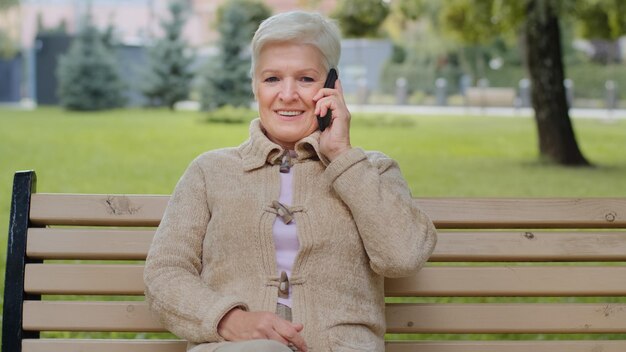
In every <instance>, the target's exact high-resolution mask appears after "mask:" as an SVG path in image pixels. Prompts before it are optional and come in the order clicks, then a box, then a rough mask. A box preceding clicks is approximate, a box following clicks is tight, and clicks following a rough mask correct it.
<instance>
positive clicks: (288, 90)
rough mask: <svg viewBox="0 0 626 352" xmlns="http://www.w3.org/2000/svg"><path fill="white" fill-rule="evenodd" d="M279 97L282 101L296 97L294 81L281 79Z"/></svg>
mask: <svg viewBox="0 0 626 352" xmlns="http://www.w3.org/2000/svg"><path fill="white" fill-rule="evenodd" d="M279 98H280V99H281V100H283V101H293V100H296V99H297V98H298V91H297V87H296V84H295V82H293V81H291V80H285V81H283V85H282V87H281V89H280V93H279Z"/></svg>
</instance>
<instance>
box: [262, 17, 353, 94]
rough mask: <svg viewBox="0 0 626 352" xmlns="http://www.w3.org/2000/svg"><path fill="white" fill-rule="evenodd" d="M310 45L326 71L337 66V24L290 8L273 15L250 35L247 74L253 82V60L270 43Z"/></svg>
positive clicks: (339, 47)
mask: <svg viewBox="0 0 626 352" xmlns="http://www.w3.org/2000/svg"><path fill="white" fill-rule="evenodd" d="M290 42H293V43H297V44H310V45H313V46H314V47H315V48H317V49H318V50H319V51H320V52H321V54H322V57H323V58H324V60H322V61H323V62H322V64H323V65H324V68H326V70H327V71H328V70H330V69H331V68H337V65H338V64H339V57H340V56H341V35H340V34H339V28H338V27H337V25H336V24H335V23H334V22H332V21H331V20H329V19H327V18H326V17H324V16H322V15H320V14H318V13H314V12H304V11H291V12H284V13H279V14H277V15H274V16H272V17H270V18H268V19H266V20H265V21H263V22H262V23H261V25H260V26H259V28H258V29H257V31H256V33H254V37H253V38H252V67H251V68H250V75H251V76H252V81H253V85H254V71H255V69H256V62H257V61H258V58H259V55H260V53H261V50H262V49H263V47H264V46H265V45H267V44H270V43H290Z"/></svg>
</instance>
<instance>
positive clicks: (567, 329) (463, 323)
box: [386, 303, 626, 334]
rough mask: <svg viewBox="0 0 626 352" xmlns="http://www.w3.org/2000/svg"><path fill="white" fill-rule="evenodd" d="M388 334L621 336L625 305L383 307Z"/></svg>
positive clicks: (625, 324)
mask: <svg viewBox="0 0 626 352" xmlns="http://www.w3.org/2000/svg"><path fill="white" fill-rule="evenodd" d="M386 315H387V332H388V333H433V334H437V333H466V334H480V333H487V334H489V333H503V334H509V333H511V334H524V333H561V334H570V333H626V304H575V303H572V304H567V303H563V304H539V303H528V304H523V303H520V304H504V303H495V304H491V303H480V304H470V303H462V304H437V303H435V304H428V303H424V304H387V309H386Z"/></svg>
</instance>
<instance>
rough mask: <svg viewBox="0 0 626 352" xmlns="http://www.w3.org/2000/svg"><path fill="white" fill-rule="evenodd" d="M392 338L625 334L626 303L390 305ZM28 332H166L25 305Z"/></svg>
mask: <svg viewBox="0 0 626 352" xmlns="http://www.w3.org/2000/svg"><path fill="white" fill-rule="evenodd" d="M386 315H387V332H389V333H468V334H475V333H565V334H570V333H626V304H610V305H607V304H535V303H532V304H531V303H529V304H521V303H520V304H501V303H494V304H492V303H480V304H465V303H464V304H429V303H418V304H393V303H391V304H387V309H386ZM24 329H25V330H36V331H39V330H43V331H131V332H132V331H138V332H140V331H152V332H164V331H165V330H164V329H163V327H162V326H161V325H160V324H159V322H158V321H157V320H156V319H155V318H154V317H153V316H152V315H151V314H150V312H149V311H148V306H147V305H146V303H145V302H62V301H26V302H25V304H24Z"/></svg>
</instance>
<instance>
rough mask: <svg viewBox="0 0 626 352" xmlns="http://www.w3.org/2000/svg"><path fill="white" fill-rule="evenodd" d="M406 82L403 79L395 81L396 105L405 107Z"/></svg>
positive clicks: (406, 98) (406, 97)
mask: <svg viewBox="0 0 626 352" xmlns="http://www.w3.org/2000/svg"><path fill="white" fill-rule="evenodd" d="M407 85H408V81H407V80H406V78H404V77H400V78H398V79H397V80H396V104H398V105H406V103H407V100H408V95H409V94H408V87H407Z"/></svg>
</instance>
